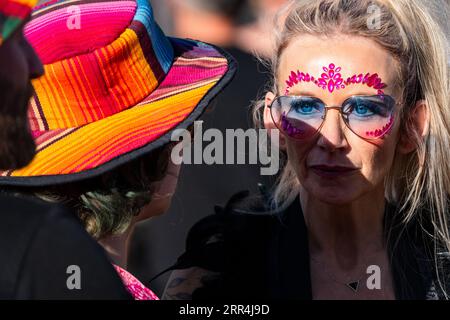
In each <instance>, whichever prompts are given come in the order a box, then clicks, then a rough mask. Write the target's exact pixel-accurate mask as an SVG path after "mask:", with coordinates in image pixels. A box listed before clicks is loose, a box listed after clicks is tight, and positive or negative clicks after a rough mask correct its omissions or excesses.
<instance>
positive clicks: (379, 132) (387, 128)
mask: <svg viewBox="0 0 450 320" xmlns="http://www.w3.org/2000/svg"><path fill="white" fill-rule="evenodd" d="M393 123H394V115H391V117H390V118H389V122H388V123H387V124H386V125H385V126H384V127H383V128H381V129H378V130H374V131H366V135H367V136H368V137H371V138H378V137H382V136H384V135H385V134H387V133H388V132H389V131H390V130H391V129H392V125H393Z"/></svg>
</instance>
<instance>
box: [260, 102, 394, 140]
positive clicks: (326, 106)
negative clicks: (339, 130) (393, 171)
mask: <svg viewBox="0 0 450 320" xmlns="http://www.w3.org/2000/svg"><path fill="white" fill-rule="evenodd" d="M375 96H383V97H389V98H390V99H392V100H393V101H394V105H393V106H392V110H393V112H395V106H397V105H400V104H401V103H400V102H398V101H396V99H395V98H394V97H392V96H391V95H388V94H381V95H380V94H374V95H352V96H350V97H348V98H347V99H345V100H344V102H343V103H342V104H341V105H335V106H328V105H326V104H325V102H323V101H322V100H321V99H319V98H317V97H313V96H300V95H276V96H275V97H274V98H273V100H272V102H271V103H270V105H268V106H267V107H268V108H269V109H270V117H271V118H272V122H273V123H274V124H275V126H276V127H277V129H278V130H280V131H281V132H282V133H283V135H285V136H287V137H288V138H290V139H294V140H302V139H298V138H294V137H291V136H289V135H288V134H286V133H285V132H284V130H282V129H280V128H279V127H278V125H277V124H276V122H275V119H274V117H273V113H272V105H273V103H274V102H275V100H277V99H279V98H282V97H304V98H314V99H317V100H319V101H320V102H321V103H323V104H324V109H325V114H324V115H323V116H322V117H321V118H322V123H321V124H320V126H319V127H318V128H317V130H316V132H315V133H314V134H313V135H311V136H310V137H308V138H304V139H312V138H313V137H315V136H316V135H317V134H318V133H319V132H320V130H321V129H322V127H323V124H324V123H325V119H326V117H327V113H328V109H335V110H338V111H339V113H340V116H341V119H342V121H343V122H344V123H345V126H346V127H347V128H348V129H349V130H350V131H351V132H352V133H354V134H355V135H356V136H358V137H359V138H361V139H363V140H379V139H383V138H384V136H385V135H386V133H385V134H383V135H382V136H380V137H374V138H363V137H361V136H360V135H359V134H357V133H356V132H355V131H353V130H352V128H351V127H350V125H349V124H348V123H347V122H348V114H349V113H348V112H344V111H342V107H343V106H344V105H345V103H346V102H347V101H348V100H350V99H352V98H355V97H375ZM345 116H346V117H347V118H345ZM395 121H397V117H394V120H393V123H392V125H391V128H392V127H393V126H394V125H395Z"/></svg>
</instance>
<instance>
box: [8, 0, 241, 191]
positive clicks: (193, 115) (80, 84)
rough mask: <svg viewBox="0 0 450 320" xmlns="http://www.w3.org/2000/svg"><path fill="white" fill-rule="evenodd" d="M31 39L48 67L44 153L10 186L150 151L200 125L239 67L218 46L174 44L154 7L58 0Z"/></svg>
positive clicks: (69, 177) (141, 2)
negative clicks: (175, 134)
mask: <svg viewBox="0 0 450 320" xmlns="http://www.w3.org/2000/svg"><path fill="white" fill-rule="evenodd" d="M0 1H2V0H0ZM25 34H26V36H27V38H28V40H29V41H30V43H31V44H32V45H33V47H34V48H35V50H36V52H37V53H38V55H39V57H40V58H41V59H42V61H43V64H44V69H45V75H44V76H43V77H41V78H39V79H37V80H35V81H34V82H33V86H34V89H35V95H34V97H33V98H32V100H31V104H30V109H29V123H30V128H31V131H32V134H33V136H34V138H35V141H36V145H37V153H36V156H35V158H34V160H33V161H32V162H31V163H30V164H29V165H28V166H27V167H25V168H22V169H19V170H12V171H11V170H10V171H4V172H0V184H3V185H23V186H43V185H51V184H58V183H65V182H71V181H75V180H80V179H86V178H90V177H93V176H96V175H99V174H102V173H104V172H106V171H109V170H111V169H113V168H115V167H117V166H119V165H121V164H124V163H126V162H128V161H130V160H132V159H135V158H136V157H138V156H140V155H142V154H145V153H148V152H150V151H151V150H154V149H155V148H157V147H160V146H162V145H164V144H166V143H168V142H169V141H170V137H171V133H172V132H173V130H174V129H177V128H187V127H188V126H189V125H191V124H192V123H193V121H194V120H195V119H197V118H198V117H199V116H200V115H201V114H202V112H203V111H204V109H205V108H206V107H207V105H208V104H209V102H210V101H211V99H212V98H213V97H214V96H216V95H217V94H218V93H219V92H220V91H221V90H222V89H223V88H224V86H225V85H226V84H227V83H228V82H229V81H230V80H231V78H232V76H233V75H234V73H235V70H236V63H235V62H234V60H233V59H232V58H231V57H230V56H229V55H228V54H226V53H225V52H224V51H222V50H221V49H219V48H217V47H214V46H212V45H209V44H205V43H202V42H199V41H193V40H185V39H176V38H168V37H166V36H165V35H164V33H163V32H162V31H161V29H160V28H159V27H158V25H157V24H156V22H155V20H154V18H153V13H152V8H151V5H150V4H149V3H148V0H137V1H136V0H81V1H77V0H62V1H61V0H60V1H49V2H46V3H45V4H43V5H40V6H38V7H36V8H35V10H34V11H33V14H32V19H31V21H30V23H28V24H27V25H26V27H25Z"/></svg>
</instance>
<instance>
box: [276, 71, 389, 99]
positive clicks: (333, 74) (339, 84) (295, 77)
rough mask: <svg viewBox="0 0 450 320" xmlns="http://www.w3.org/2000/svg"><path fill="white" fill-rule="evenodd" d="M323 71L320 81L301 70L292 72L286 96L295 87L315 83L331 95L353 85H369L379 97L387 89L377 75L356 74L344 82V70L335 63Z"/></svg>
mask: <svg viewBox="0 0 450 320" xmlns="http://www.w3.org/2000/svg"><path fill="white" fill-rule="evenodd" d="M322 69H323V71H324V72H323V73H322V74H321V75H320V78H318V79H315V78H314V77H313V76H311V75H309V74H308V73H304V72H300V71H299V70H297V72H294V71H291V74H290V75H289V78H288V80H286V85H287V87H286V90H285V95H288V94H289V91H290V89H291V88H292V87H293V86H295V85H297V84H299V83H301V82H314V84H315V85H317V86H318V87H320V88H322V89H324V90H327V89H328V91H329V92H330V93H333V92H334V91H335V90H340V89H344V88H345V87H347V86H349V85H352V84H357V83H362V84H365V85H367V86H368V87H373V88H374V89H377V90H378V94H379V95H382V94H384V91H383V89H384V88H385V87H386V84H385V83H383V82H382V80H381V78H380V77H379V76H378V74H377V73H374V74H370V73H366V74H365V75H363V74H362V73H360V74H358V75H356V74H355V75H353V76H351V77H348V78H347V80H346V81H344V79H343V78H342V74H341V73H340V72H341V70H342V68H341V67H337V68H336V65H335V64H334V63H330V64H329V65H328V67H322Z"/></svg>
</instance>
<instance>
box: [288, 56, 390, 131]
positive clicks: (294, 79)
mask: <svg viewBox="0 0 450 320" xmlns="http://www.w3.org/2000/svg"><path fill="white" fill-rule="evenodd" d="M322 69H323V71H324V72H323V73H322V74H321V75H320V77H318V78H317V77H314V76H312V75H310V74H309V73H304V72H300V71H299V70H297V71H296V72H295V71H291V73H290V75H289V78H288V79H287V80H286V89H285V92H284V94H285V95H289V93H290V90H291V89H292V87H294V86H296V85H298V84H300V83H314V84H315V85H317V86H318V87H320V88H322V89H324V90H328V91H329V92H330V93H333V92H334V91H337V90H342V89H344V88H346V87H348V86H351V85H354V84H364V85H366V86H368V87H370V88H374V89H376V90H377V94H378V95H380V97H381V99H383V95H384V90H383V89H384V88H386V87H387V85H386V84H385V83H383V81H382V80H381V78H380V77H379V76H378V74H377V73H373V74H371V73H366V74H362V73H360V74H354V75H352V76H350V77H348V78H347V79H345V80H344V79H343V77H342V74H341V70H342V68H341V67H336V65H335V64H334V63H330V64H329V65H328V66H327V67H323V68H322ZM393 123H394V115H391V116H390V117H389V121H388V123H386V124H385V125H384V126H383V127H382V128H380V129H376V130H372V131H366V132H365V135H366V137H367V138H369V139H374V138H380V137H383V136H384V135H385V134H387V133H388V132H389V131H390V130H391V128H392V125H393ZM281 126H282V129H283V130H284V132H286V133H287V134H288V135H289V136H291V137H300V136H302V135H303V134H305V133H306V131H308V130H305V129H304V128H303V129H300V128H297V127H296V126H295V124H293V123H291V119H288V117H287V116H286V114H285V113H283V114H282V116H281Z"/></svg>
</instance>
